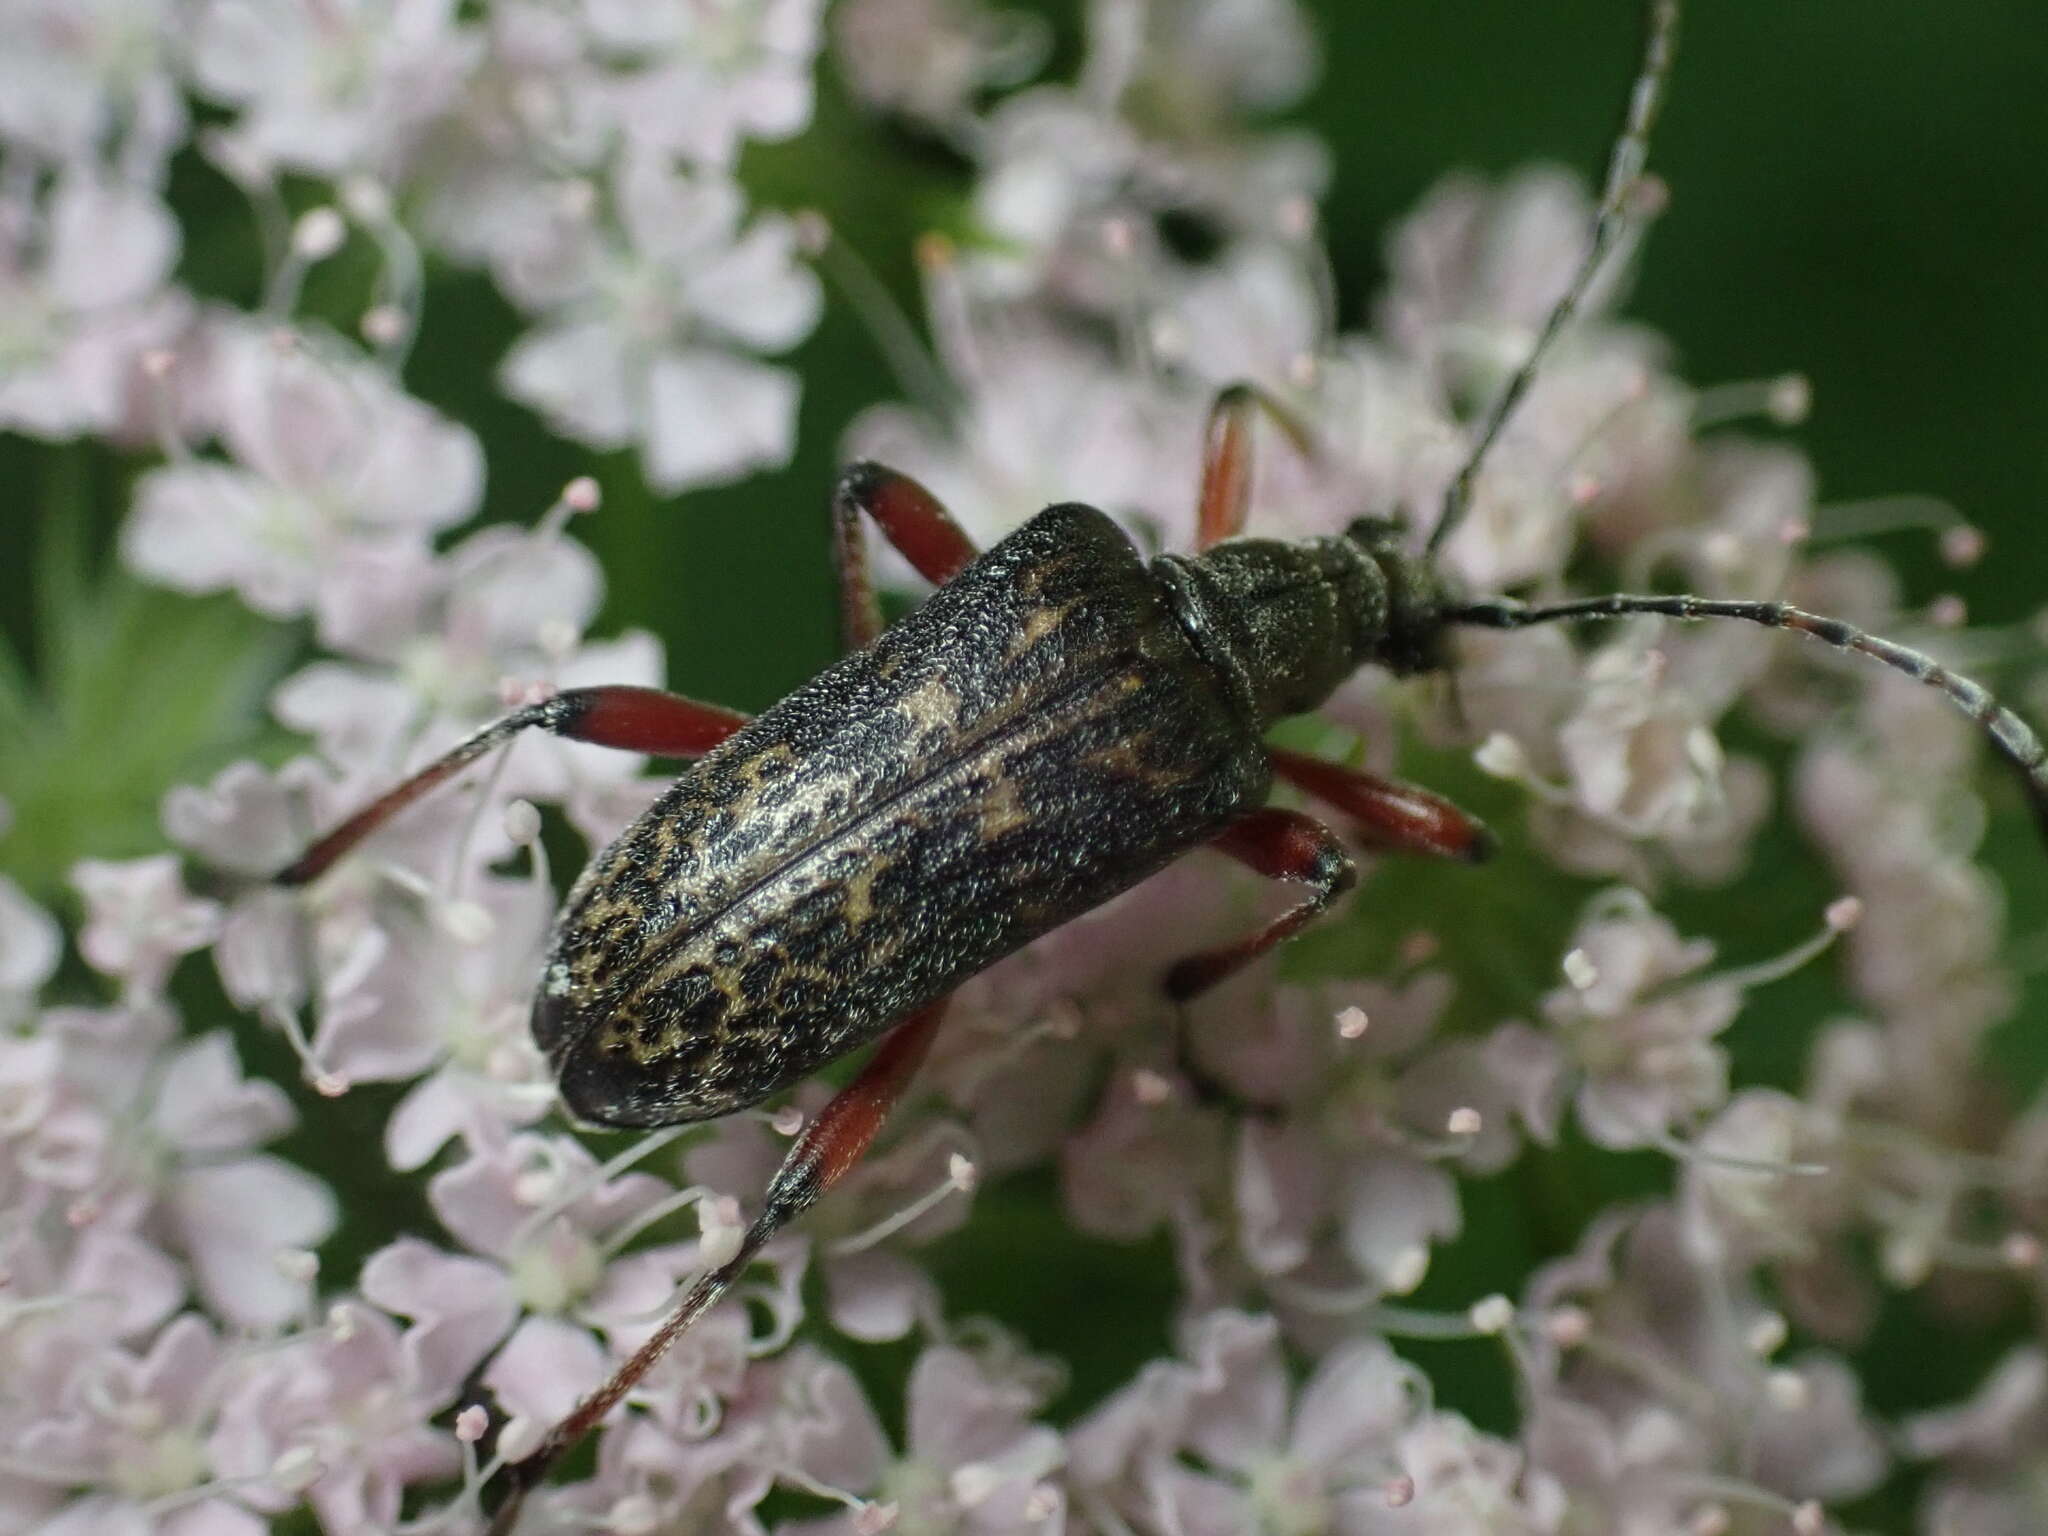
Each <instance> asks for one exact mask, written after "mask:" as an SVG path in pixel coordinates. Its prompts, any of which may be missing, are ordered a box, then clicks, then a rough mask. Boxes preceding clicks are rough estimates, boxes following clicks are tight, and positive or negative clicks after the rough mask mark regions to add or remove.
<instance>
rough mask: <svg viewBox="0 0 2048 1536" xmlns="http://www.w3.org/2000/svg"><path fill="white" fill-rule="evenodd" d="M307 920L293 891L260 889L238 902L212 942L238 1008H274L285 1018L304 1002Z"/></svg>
mask: <svg viewBox="0 0 2048 1536" xmlns="http://www.w3.org/2000/svg"><path fill="white" fill-rule="evenodd" d="M304 933H305V915H304V913H303V912H302V911H301V909H300V907H299V904H298V901H297V900H296V898H295V897H294V896H293V894H292V893H291V892H290V891H287V890H283V889H281V888H279V887H277V886H261V887H259V888H257V889H256V890H253V891H247V892H245V893H243V894H242V895H241V896H238V897H236V898H235V901H234V903H233V904H232V905H231V906H230V907H229V908H228V914H227V917H226V919H225V920H224V921H223V922H222V923H221V928H220V938H219V939H217V940H216V941H215V942H214V946H213V964H214V968H215V969H216V970H218V971H219V972H220V984H221V988H222V990H223V991H225V992H226V993H227V995H228V998H229V1000H230V1001H232V1002H233V1003H234V1004H235V1005H236V1006H237V1007H239V1008H247V1009H251V1010H253V1009H257V1008H261V1007H264V1006H265V1005H267V1004H275V1005H277V1006H278V1007H281V1008H283V1009H285V1010H286V1011H287V1012H293V1011H296V1010H297V1009H298V1008H299V1007H300V1006H301V1005H303V1004H304V1002H305V1001H306V970H305V965H304V945H303V944H302V942H301V939H302V936H303V934H304Z"/></svg>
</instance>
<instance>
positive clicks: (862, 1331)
mask: <svg viewBox="0 0 2048 1536" xmlns="http://www.w3.org/2000/svg"><path fill="white" fill-rule="evenodd" d="M825 1301H826V1306H827V1308H828V1312H829V1315H830V1317H831V1319H832V1326H833V1327H834V1328H837V1329H838V1330H839V1331H840V1332H841V1333H843V1334H845V1335H846V1336H847V1337H848V1338H850V1339H858V1340H860V1341H861V1342H862V1343H863V1344H882V1343H886V1342H888V1341H889V1340H891V1339H900V1338H902V1337H903V1336H904V1335H905V1334H907V1333H909V1332H910V1330H911V1329H913V1328H915V1327H916V1326H917V1324H918V1321H919V1319H920V1318H926V1317H930V1318H937V1317H938V1316H939V1315H940V1306H939V1295H938V1288H937V1287H936V1286H934V1285H933V1284H932V1280H931V1276H929V1275H927V1274H926V1273H925V1272H924V1271H923V1270H922V1269H920V1268H919V1267H918V1266H917V1265H915V1264H913V1263H911V1262H910V1260H908V1259H906V1258H904V1257H903V1256H902V1255H900V1254H895V1253H889V1252H886V1251H884V1250H882V1249H878V1248H870V1249H867V1250H866V1251H864V1252H861V1253H852V1254H848V1255H846V1256H845V1257H844V1258H829V1259H827V1261H826V1263H825Z"/></svg>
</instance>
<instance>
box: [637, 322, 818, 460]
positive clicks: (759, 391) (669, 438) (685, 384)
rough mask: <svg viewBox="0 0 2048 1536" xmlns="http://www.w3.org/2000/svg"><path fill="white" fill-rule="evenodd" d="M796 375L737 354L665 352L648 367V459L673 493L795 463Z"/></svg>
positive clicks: (702, 351) (646, 446)
mask: <svg viewBox="0 0 2048 1536" xmlns="http://www.w3.org/2000/svg"><path fill="white" fill-rule="evenodd" d="M798 390H799V386H798V382H797V376H796V375H795V374H794V373H792V372H790V371H789V370H788V369H786V368H773V367H770V366H769V365H768V364H766V363H757V362H754V361H752V360H751V359H748V358H743V357H735V356H733V355H732V354H730V353H725V352H711V351H704V350H692V351H688V352H664V353H662V354H661V355H660V356H659V357H657V358H656V359H655V360H654V363H653V365H652V366H651V367H650V368H649V369H648V372H647V416H648V420H647V426H646V434H645V436H646V441H645V454H644V463H645V465H646V469H647V478H648V481H649V483H651V484H652V485H653V486H654V487H655V488H656V489H657V490H659V491H662V492H664V493H666V494H670V495H673V494H674V493H675V492H677V491H681V490H684V489H687V488H688V487H690V486H696V485H723V484H726V483H727V482H729V481H733V480H738V479H741V478H743V477H745V476H747V475H750V474H752V473H754V472H755V471H756V470H762V469H780V468H782V467H783V466H784V465H786V464H787V463H789V456H790V454H791V452H793V451H794V449H795V445H796V406H797V394H798Z"/></svg>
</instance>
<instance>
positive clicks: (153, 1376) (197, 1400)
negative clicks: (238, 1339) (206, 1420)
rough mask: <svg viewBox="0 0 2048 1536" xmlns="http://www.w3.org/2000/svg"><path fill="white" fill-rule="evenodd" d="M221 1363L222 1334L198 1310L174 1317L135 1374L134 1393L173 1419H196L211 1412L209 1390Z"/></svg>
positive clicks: (165, 1326)
mask: <svg viewBox="0 0 2048 1536" xmlns="http://www.w3.org/2000/svg"><path fill="white" fill-rule="evenodd" d="M221 1363H222V1352H221V1343H220V1336H219V1335H218V1334H217V1333H215V1332H214V1328H213V1324H212V1323H211V1322H210V1321H208V1320H207V1319H206V1318H204V1317H201V1316H200V1315H199V1314H198V1313H196V1312H184V1313H180V1314H179V1315H178V1316H176V1317H174V1318H172V1319H171V1320H170V1322H169V1323H167V1324H165V1325H164V1329H163V1331H162V1332H161V1333H159V1334H158V1335H157V1336H156V1339H155V1341H154V1342H153V1343H152V1344H151V1345H150V1346H149V1351H148V1353H146V1354H145V1355H144V1356H143V1357H142V1362H141V1365H140V1366H139V1368H138V1369H137V1371H136V1373H135V1393H136V1396H138V1397H140V1398H145V1399H147V1400H148V1401H149V1402H152V1403H154V1404H157V1405H158V1406H160V1407H162V1408H163V1409H164V1410H165V1411H166V1412H167V1414H168V1415H169V1416H170V1417H171V1418H172V1419H174V1420H178V1421H183V1422H196V1421H197V1420H199V1419H200V1418H202V1417H203V1416H204V1415H205V1414H207V1413H208V1412H209V1411H211V1408H212V1400H211V1396H210V1391H211V1388H212V1386H213V1382H214V1374H215V1372H216V1371H217V1370H218V1368H219V1367H220V1365H221Z"/></svg>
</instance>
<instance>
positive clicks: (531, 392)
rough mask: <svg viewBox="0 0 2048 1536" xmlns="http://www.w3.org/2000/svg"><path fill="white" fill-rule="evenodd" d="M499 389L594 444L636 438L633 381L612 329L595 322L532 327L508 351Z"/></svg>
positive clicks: (616, 445) (615, 444)
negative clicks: (634, 436)
mask: <svg viewBox="0 0 2048 1536" xmlns="http://www.w3.org/2000/svg"><path fill="white" fill-rule="evenodd" d="M498 387H499V388H500V389H502V390H504V391H505V393H506V394H508V395H510V396H511V397H512V398H513V399H515V400H519V401H523V402H524V403H526V404H527V405H530V406H532V407H533V408H534V409H535V410H537V411H539V412H540V413H541V414H542V415H543V416H545V417H546V418H547V421H548V425H549V426H551V427H553V428H554V430H556V431H557V432H560V433H562V434H563V435H564V436H566V437H573V438H575V439H576V441H578V442H580V443H587V444H589V446H591V447H592V448H605V449H610V448H622V447H624V446H625V445H626V444H627V443H629V442H631V441H632V439H633V435H634V428H635V426H636V424H637V412H636V411H635V409H634V404H633V396H634V385H633V380H632V377H631V375H630V374H629V372H628V370H627V363H626V359H625V357H624V355H623V354H622V353H621V352H620V350H619V344H618V341H617V340H616V339H615V338H614V336H613V335H612V332H611V329H610V328H609V327H608V326H605V325H603V324H601V323H598V322H596V321H588V322H571V323H568V324H564V325H554V326H541V327H538V328H536V329H534V330H531V331H528V332H527V333H526V334H525V335H524V336H522V337H520V338H519V340H518V341H516V342H514V343H513V344H512V350H511V351H509V352H507V353H506V354H505V361H504V363H503V364H502V365H500V367H499V370H498Z"/></svg>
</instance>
